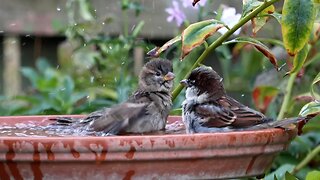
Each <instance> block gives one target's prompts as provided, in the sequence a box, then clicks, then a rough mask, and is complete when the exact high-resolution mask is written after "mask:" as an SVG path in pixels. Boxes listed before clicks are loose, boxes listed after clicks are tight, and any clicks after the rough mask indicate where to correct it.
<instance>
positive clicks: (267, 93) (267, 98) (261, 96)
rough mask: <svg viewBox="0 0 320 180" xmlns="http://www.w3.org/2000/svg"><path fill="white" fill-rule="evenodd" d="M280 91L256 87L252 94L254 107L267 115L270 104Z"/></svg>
mask: <svg viewBox="0 0 320 180" xmlns="http://www.w3.org/2000/svg"><path fill="white" fill-rule="evenodd" d="M278 92H279V89H278V88H275V87H273V86H258V87H255V88H254V90H253V92H252V97H253V102H254V105H255V106H256V107H257V108H258V109H259V111H261V112H262V113H265V112H266V110H267V108H268V107H269V104H270V103H271V101H272V100H273V99H274V97H275V96H276V95H277V94H278Z"/></svg>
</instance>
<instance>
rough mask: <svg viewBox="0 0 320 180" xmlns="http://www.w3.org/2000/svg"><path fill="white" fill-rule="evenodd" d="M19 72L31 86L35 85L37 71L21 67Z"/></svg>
mask: <svg viewBox="0 0 320 180" xmlns="http://www.w3.org/2000/svg"><path fill="white" fill-rule="evenodd" d="M21 73H22V75H23V76H24V77H26V78H28V79H29V81H30V82H31V84H32V86H33V87H35V86H36V84H37V81H38V76H39V75H38V73H37V72H36V71H35V70H33V69H32V68H29V67H22V68H21Z"/></svg>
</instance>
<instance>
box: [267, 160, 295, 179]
mask: <svg viewBox="0 0 320 180" xmlns="http://www.w3.org/2000/svg"><path fill="white" fill-rule="evenodd" d="M293 169H294V165H292V164H283V165H281V166H280V167H279V168H278V169H276V170H275V171H273V172H272V173H270V174H268V175H267V176H266V177H265V178H264V180H274V177H275V176H276V177H277V179H283V178H284V176H285V173H286V172H287V171H289V172H291V171H292V170H293Z"/></svg>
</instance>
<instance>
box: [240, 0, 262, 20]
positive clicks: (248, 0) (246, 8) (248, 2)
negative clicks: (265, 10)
mask: <svg viewBox="0 0 320 180" xmlns="http://www.w3.org/2000/svg"><path fill="white" fill-rule="evenodd" d="M261 4H263V3H262V2H260V1H258V0H242V15H241V17H244V16H246V15H247V14H248V13H249V12H251V11H252V10H253V9H255V8H256V7H258V6H260V5H261Z"/></svg>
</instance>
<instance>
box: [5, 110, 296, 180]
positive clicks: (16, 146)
mask: <svg viewBox="0 0 320 180" xmlns="http://www.w3.org/2000/svg"><path fill="white" fill-rule="evenodd" d="M50 117H56V116H11V117H10V116H7V117H0V123H1V126H2V127H3V126H10V125H11V126H13V125H15V124H20V123H30V122H32V123H34V124H36V125H45V124H48V123H51V122H52V121H49V120H48V118H50ZM77 117H81V116H77ZM168 122H169V125H171V124H174V123H177V122H178V123H179V122H181V117H179V116H171V117H169V119H168ZM296 134H297V130H296V129H294V128H293V129H289V130H283V129H276V128H273V129H266V130H259V131H246V132H231V133H208V134H204V133H203V134H192V135H190V134H184V133H174V134H165V133H163V134H151V135H130V136H129V135H125V136H124V135H123V136H107V137H94V136H82V137H80V136H63V137H59V136H50V137H43V136H25V137H21V136H4V135H1V136H0V177H1V178H4V179H10V178H12V179H32V178H34V179H58V178H60V179H62V178H63V179H66V178H68V179H77V178H79V179H80V178H81V179H131V178H133V179H225V178H238V177H246V176H259V175H263V174H264V172H265V170H267V169H268V168H269V167H270V166H271V163H272V161H273V159H274V158H275V156H276V155H277V153H279V152H281V151H283V150H285V149H286V148H287V147H288V145H289V143H290V141H291V140H292V139H293V138H294V137H295V136H296Z"/></svg>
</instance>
